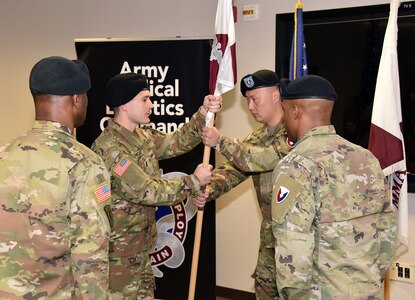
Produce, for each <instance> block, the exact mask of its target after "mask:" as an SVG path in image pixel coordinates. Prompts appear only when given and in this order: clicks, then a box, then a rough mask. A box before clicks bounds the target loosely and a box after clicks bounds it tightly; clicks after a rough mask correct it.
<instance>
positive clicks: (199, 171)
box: [194, 164, 213, 185]
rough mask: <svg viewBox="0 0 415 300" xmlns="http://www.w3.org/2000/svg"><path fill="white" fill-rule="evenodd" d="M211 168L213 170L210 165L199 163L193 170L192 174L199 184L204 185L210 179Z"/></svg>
mask: <svg viewBox="0 0 415 300" xmlns="http://www.w3.org/2000/svg"><path fill="white" fill-rule="evenodd" d="M212 170H213V166H212V165H203V164H199V165H198V166H197V168H196V170H195V171H194V174H195V175H196V177H197V178H198V179H199V182H200V185H206V184H208V183H210V179H211V176H212Z"/></svg>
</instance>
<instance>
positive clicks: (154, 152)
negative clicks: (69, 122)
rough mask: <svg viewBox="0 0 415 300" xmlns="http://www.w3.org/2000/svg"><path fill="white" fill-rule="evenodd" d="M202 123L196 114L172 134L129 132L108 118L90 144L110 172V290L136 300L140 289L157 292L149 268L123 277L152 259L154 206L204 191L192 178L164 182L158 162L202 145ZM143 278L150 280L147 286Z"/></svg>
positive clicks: (193, 177) (154, 229)
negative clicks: (101, 130) (139, 263)
mask: <svg viewBox="0 0 415 300" xmlns="http://www.w3.org/2000/svg"><path fill="white" fill-rule="evenodd" d="M204 123H205V116H204V115H203V114H202V113H200V112H197V113H195V114H194V115H193V116H192V118H191V119H190V121H189V123H186V124H184V126H183V127H181V128H179V129H177V130H176V131H174V132H172V133H167V134H166V133H162V132H160V131H157V130H154V129H151V128H148V127H144V128H137V129H136V130H135V132H133V133H131V132H130V131H129V130H127V129H126V128H124V127H123V126H121V125H119V124H117V123H115V122H114V121H112V120H110V121H109V122H108V126H107V127H106V128H105V130H104V131H103V132H102V134H101V135H100V136H99V137H98V138H97V139H96V140H95V142H94V144H93V145H92V149H93V150H94V151H95V152H96V153H98V154H99V155H100V156H101V157H102V158H103V159H104V162H105V164H106V166H107V168H108V170H110V171H111V188H112V198H113V201H114V202H113V203H114V207H113V216H114V227H113V228H112V229H113V230H112V234H111V241H110V289H111V290H113V291H114V292H119V293H123V295H124V297H127V298H134V299H136V298H137V297H136V293H137V289H144V290H145V289H149V290H152V289H154V278H153V277H154V276H153V274H152V270H151V265H150V264H148V265H147V266H146V268H147V270H146V271H144V270H131V273H130V276H124V277H125V278H124V279H123V278H122V277H123V274H127V272H128V270H129V269H134V268H135V269H137V268H138V267H137V265H134V264H132V263H131V262H132V261H135V260H140V261H141V263H142V264H144V263H145V262H146V261H148V260H149V253H150V251H151V250H152V248H153V246H154V245H155V241H156V233H157V232H156V220H155V210H156V206H157V205H172V204H175V203H177V202H180V201H183V200H185V199H186V198H187V197H188V196H191V195H195V194H197V192H198V191H199V190H200V184H199V180H198V179H197V177H196V176H195V175H194V174H191V175H188V176H184V177H182V178H181V179H177V178H176V179H169V180H161V179H160V176H161V172H160V168H159V163H158V161H159V160H162V159H167V158H171V157H176V156H179V155H181V154H184V153H186V152H188V151H190V150H191V149H193V148H194V147H195V146H196V145H198V144H199V143H200V141H201V137H200V133H201V129H202V128H203V126H204ZM117 270H118V271H117ZM140 276H141V277H146V278H145V279H144V281H146V282H147V283H144V285H146V286H145V287H142V284H141V283H140V280H141V279H140V278H139V277H140ZM126 277H130V278H126ZM134 277H135V278H134ZM150 294H151V291H150Z"/></svg>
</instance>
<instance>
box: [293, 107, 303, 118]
mask: <svg viewBox="0 0 415 300" xmlns="http://www.w3.org/2000/svg"><path fill="white" fill-rule="evenodd" d="M292 111H293V112H292V114H293V119H294V120H298V119H299V118H300V116H301V109H300V106H299V105H297V104H295V103H294V104H293V106H292Z"/></svg>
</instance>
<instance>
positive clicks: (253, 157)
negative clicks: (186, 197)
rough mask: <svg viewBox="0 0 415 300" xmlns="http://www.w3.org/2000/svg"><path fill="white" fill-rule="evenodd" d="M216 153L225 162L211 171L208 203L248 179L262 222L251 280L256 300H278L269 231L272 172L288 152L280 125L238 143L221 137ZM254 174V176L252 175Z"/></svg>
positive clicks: (272, 244) (264, 129) (282, 126)
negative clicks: (256, 257) (253, 282)
mask: <svg viewBox="0 0 415 300" xmlns="http://www.w3.org/2000/svg"><path fill="white" fill-rule="evenodd" d="M216 149H217V150H218V151H219V152H220V153H221V154H223V155H224V156H225V157H226V158H227V159H228V161H229V162H226V163H222V164H221V165H220V166H219V167H218V168H216V169H215V170H214V171H213V175H212V182H211V184H210V186H211V188H212V193H211V195H210V199H216V198H218V197H219V196H221V195H222V194H224V193H226V192H228V191H229V190H230V189H232V188H233V187H235V186H237V185H238V184H240V183H241V182H243V181H245V180H246V179H248V178H249V177H250V176H251V177H252V180H253V183H254V187H255V191H256V195H257V201H258V204H259V207H260V209H261V214H262V222H261V229H260V245H259V251H258V259H257V265H256V268H255V272H254V274H253V275H252V276H253V277H254V278H255V294H256V297H257V299H261V300H265V299H278V291H277V287H276V284H275V271H274V268H275V267H274V265H275V261H274V237H273V235H272V230H271V189H272V170H273V169H274V167H275V165H276V164H277V163H278V161H279V160H280V159H281V158H282V157H284V156H285V155H286V154H287V153H288V152H289V151H290V150H291V148H290V147H289V146H288V144H287V134H286V131H285V125H284V124H283V123H279V124H277V125H276V126H275V127H272V128H267V127H266V126H262V127H260V128H258V129H256V130H255V131H253V132H252V133H251V134H250V135H248V136H247V137H246V138H245V139H244V140H243V141H242V142H239V141H238V140H231V139H229V138H226V137H221V139H220V142H219V144H218V145H217V147H216ZM252 171H255V172H252Z"/></svg>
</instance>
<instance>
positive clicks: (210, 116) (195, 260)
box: [188, 111, 215, 300]
mask: <svg viewBox="0 0 415 300" xmlns="http://www.w3.org/2000/svg"><path fill="white" fill-rule="evenodd" d="M214 120H215V114H214V113H212V112H210V111H209V112H207V114H206V127H210V128H211V127H213V122H214ZM209 160H210V147H209V146H206V145H205V148H204V151H203V162H202V164H203V165H204V166H207V165H209ZM203 212H204V209H203V207H199V208H198V210H197V215H196V229H195V238H194V243H193V256H192V269H191V273H190V285H189V295H188V300H193V299H194V297H195V290H196V278H197V267H198V264H199V253H200V240H201V238H202V227H203V226H202V225H203Z"/></svg>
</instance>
